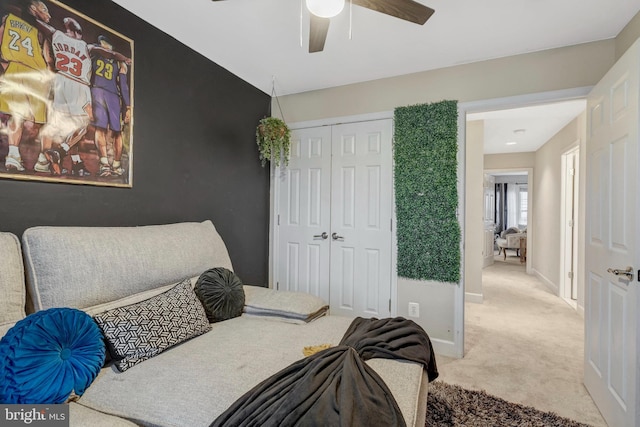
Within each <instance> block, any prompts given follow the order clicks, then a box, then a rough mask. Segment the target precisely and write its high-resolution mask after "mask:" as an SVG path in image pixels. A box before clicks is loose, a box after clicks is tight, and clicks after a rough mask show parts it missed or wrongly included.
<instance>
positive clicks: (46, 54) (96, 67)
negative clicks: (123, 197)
mask: <svg viewBox="0 0 640 427" xmlns="http://www.w3.org/2000/svg"><path fill="white" fill-rule="evenodd" d="M0 14H1V16H2V26H1V27H0V37H1V39H0V178H9V179H21V180H37V181H54V182H63V183H72V184H90V185H101V186H116V187H131V186H132V177H133V170H132V169H133V168H132V166H133V150H132V149H133V140H132V135H133V40H131V39H129V38H127V37H126V36H124V35H122V34H119V33H117V32H115V31H113V30H111V29H110V28H107V27H106V26H104V25H102V24H100V23H99V22H96V21H95V20H94V19H92V18H90V17H88V16H86V15H83V14H81V13H79V12H77V11H75V10H73V9H71V8H69V7H68V6H66V5H64V4H62V3H60V2H58V1H55V0H6V1H3V2H2V5H1V6H0Z"/></svg>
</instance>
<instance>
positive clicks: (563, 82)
mask: <svg viewBox="0 0 640 427" xmlns="http://www.w3.org/2000/svg"><path fill="white" fill-rule="evenodd" d="M615 46H616V45H615V41H614V40H605V41H598V42H593V43H585V44H580V45H576V46H569V47H563V48H558V49H551V50H546V51H541V52H534V53H529V54H525V55H517V56H511V57H506V58H499V59H493V60H490V61H482V62H476V63H472V64H465V65H459V66H455V67H449V68H442V69H438V70H431V71H424V72H421V73H415V74H408V75H404V76H398V77H392V78H387V79H380V80H374V81H370V82H364V83H358V84H353V85H346V86H339V87H334V88H329V89H323V90H317V91H311V92H304V93H300V94H295V95H288V96H281V97H278V99H279V100H280V106H281V107H282V110H283V113H284V115H285V116H286V118H287V122H289V123H296V122H302V121H310V120H320V119H327V118H333V117H344V116H351V115H358V114H366V113H377V112H381V111H391V110H393V109H394V108H396V107H399V106H405V105H413V104H420V103H426V102H435V101H441V100H443V99H455V100H458V101H459V102H470V101H478V100H487V99H494V98H502V97H509V96H517V95H522V94H529V93H539V92H547V91H554V90H562V89H569V88H576V87H584V86H591V85H594V84H595V83H597V82H598V81H599V80H600V78H601V77H602V76H603V75H604V74H605V72H606V71H607V70H608V69H609V68H610V67H611V65H613V63H614V59H615ZM273 103H274V104H273V105H272V111H274V112H278V111H279V110H278V106H277V105H275V100H274V101H273Z"/></svg>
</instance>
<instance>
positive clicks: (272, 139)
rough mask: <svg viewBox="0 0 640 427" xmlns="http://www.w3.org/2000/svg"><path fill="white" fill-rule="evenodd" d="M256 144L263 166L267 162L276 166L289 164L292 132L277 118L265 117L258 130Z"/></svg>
mask: <svg viewBox="0 0 640 427" xmlns="http://www.w3.org/2000/svg"><path fill="white" fill-rule="evenodd" d="M256 143H257V144H258V151H259V152H260V161H261V163H262V166H263V167H264V165H265V164H266V163H267V161H269V162H272V163H273V165H274V166H280V165H281V164H283V165H284V166H287V165H288V164H289V149H290V145H291V131H290V130H289V127H288V126H287V125H286V123H285V122H283V121H282V120H280V119H279V118H277V117H265V118H264V119H262V120H260V123H259V124H258V128H257V129H256Z"/></svg>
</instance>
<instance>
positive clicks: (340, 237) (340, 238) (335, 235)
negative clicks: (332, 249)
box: [331, 233, 344, 242]
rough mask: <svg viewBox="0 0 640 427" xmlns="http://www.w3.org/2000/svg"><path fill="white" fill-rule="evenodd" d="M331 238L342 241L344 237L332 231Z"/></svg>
mask: <svg viewBox="0 0 640 427" xmlns="http://www.w3.org/2000/svg"><path fill="white" fill-rule="evenodd" d="M331 238H332V239H333V240H338V241H340V242H344V237H342V236H338V233H333V234H331Z"/></svg>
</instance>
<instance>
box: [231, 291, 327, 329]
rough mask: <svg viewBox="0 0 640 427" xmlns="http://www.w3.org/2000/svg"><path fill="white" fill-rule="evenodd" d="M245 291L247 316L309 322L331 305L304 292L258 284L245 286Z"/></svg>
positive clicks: (322, 313) (324, 313) (323, 313)
mask: <svg viewBox="0 0 640 427" xmlns="http://www.w3.org/2000/svg"><path fill="white" fill-rule="evenodd" d="M244 292H245V295H246V301H245V308H244V312H245V314H246V315H247V316H256V317H260V318H263V319H269V320H278V321H283V322H290V323H308V322H311V321H313V320H315V319H317V318H318V317H322V316H324V315H326V314H328V311H329V305H328V304H327V303H326V302H325V301H324V300H323V299H322V298H320V297H317V296H315V295H311V294H307V293H304V292H290V291H278V290H275V289H267V288H262V287H258V286H245V287H244Z"/></svg>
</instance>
